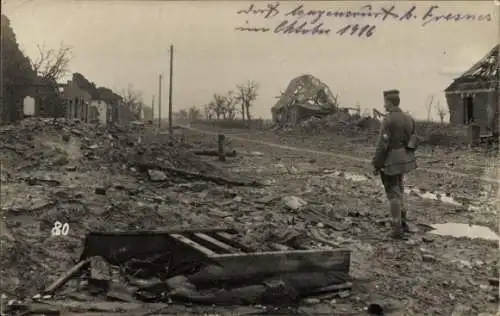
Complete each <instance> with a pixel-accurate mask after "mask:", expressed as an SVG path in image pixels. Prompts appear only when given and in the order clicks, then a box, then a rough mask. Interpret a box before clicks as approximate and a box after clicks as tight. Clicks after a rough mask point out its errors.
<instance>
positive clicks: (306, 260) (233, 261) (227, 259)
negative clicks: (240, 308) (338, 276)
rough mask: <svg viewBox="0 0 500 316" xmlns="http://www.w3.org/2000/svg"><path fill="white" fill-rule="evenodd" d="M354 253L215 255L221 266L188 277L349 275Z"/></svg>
mask: <svg viewBox="0 0 500 316" xmlns="http://www.w3.org/2000/svg"><path fill="white" fill-rule="evenodd" d="M350 255H351V251H350V250H348V249H334V250H326V249H325V250H316V249H314V250H292V251H268V252H260V253H246V254H245V253H236V254H220V255H213V256H211V257H210V258H211V259H212V260H213V261H214V262H216V263H218V266H217V267H214V266H210V267H208V268H206V269H203V270H201V271H199V272H198V273H195V274H193V275H190V276H189V279H190V280H191V282H193V283H195V284H196V283H198V282H200V283H207V282H216V281H230V280H236V279H252V278H259V277H264V276H268V275H276V274H282V273H292V272H303V271H307V272H322V271H335V272H339V273H345V274H348V273H349V268H350Z"/></svg>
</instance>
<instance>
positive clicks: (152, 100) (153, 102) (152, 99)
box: [151, 94, 155, 126]
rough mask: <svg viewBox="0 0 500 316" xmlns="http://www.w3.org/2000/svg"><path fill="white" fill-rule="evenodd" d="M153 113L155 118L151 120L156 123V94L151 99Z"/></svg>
mask: <svg viewBox="0 0 500 316" xmlns="http://www.w3.org/2000/svg"><path fill="white" fill-rule="evenodd" d="M151 111H153V117H152V118H151V119H152V120H153V122H154V120H155V115H154V111H155V95H154V94H153V97H152V98H151ZM153 126H154V125H153Z"/></svg>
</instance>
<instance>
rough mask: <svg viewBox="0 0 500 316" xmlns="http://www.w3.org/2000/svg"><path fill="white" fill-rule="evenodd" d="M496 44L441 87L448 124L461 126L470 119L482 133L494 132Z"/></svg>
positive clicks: (495, 111) (496, 86) (497, 104)
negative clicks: (448, 116) (445, 103)
mask: <svg viewBox="0 0 500 316" xmlns="http://www.w3.org/2000/svg"><path fill="white" fill-rule="evenodd" d="M499 46H500V45H496V46H495V47H494V48H493V49H491V50H490V51H489V52H488V54H487V55H486V56H485V57H483V58H482V59H481V60H480V61H478V62H477V63H476V64H474V65H473V66H472V67H471V68H470V69H469V70H467V71H466V72H465V73H464V74H462V75H461V76H460V77H458V78H456V79H455V80H454V81H453V82H452V83H451V84H450V85H449V86H448V87H447V88H446V89H445V95H446V101H447V103H448V108H449V111H450V123H451V124H455V125H464V126H465V125H469V124H470V123H472V122H474V123H477V124H478V125H479V126H480V128H481V133H482V134H494V135H496V134H498V132H499V122H498V114H499V112H500V111H499V110H500V105H499V99H498V93H499V80H498V79H499V78H498V75H499V73H498V66H499V65H498V53H499V51H498V49H499Z"/></svg>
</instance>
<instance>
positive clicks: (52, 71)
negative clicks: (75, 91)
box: [29, 43, 71, 81]
mask: <svg viewBox="0 0 500 316" xmlns="http://www.w3.org/2000/svg"><path fill="white" fill-rule="evenodd" d="M37 47H38V56H37V58H36V59H31V58H29V61H30V64H31V67H32V68H33V70H34V71H35V73H36V74H37V75H38V76H40V77H42V78H44V79H47V80H51V81H57V80H59V79H61V78H62V77H64V76H65V75H66V74H67V73H68V72H69V62H70V60H71V47H69V46H66V45H64V44H63V43H61V46H60V47H59V49H57V50H56V49H52V48H50V49H47V48H45V46H40V45H37Z"/></svg>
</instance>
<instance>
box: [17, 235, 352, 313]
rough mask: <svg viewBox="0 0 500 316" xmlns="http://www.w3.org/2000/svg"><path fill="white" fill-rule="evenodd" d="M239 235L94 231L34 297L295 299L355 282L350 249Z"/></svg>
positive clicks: (226, 301)
mask: <svg viewBox="0 0 500 316" xmlns="http://www.w3.org/2000/svg"><path fill="white" fill-rule="evenodd" d="M234 233H235V231H234V230H232V229H222V228H220V229H208V230H207V229H205V230H170V231H167V232H158V231H156V232H131V233H90V234H88V235H87V237H86V240H85V246H84V248H83V253H82V255H81V257H80V260H79V262H78V263H77V264H76V265H75V266H73V267H72V268H71V269H69V270H68V271H67V272H66V273H64V274H63V275H62V276H61V277H60V278H58V279H57V280H55V281H54V282H53V283H52V284H51V285H49V286H48V287H47V288H45V290H44V291H43V292H42V293H40V294H38V295H35V297H34V300H36V301H42V302H43V301H48V300H52V301H54V300H73V301H79V302H82V301H88V303H87V304H89V305H92V304H93V303H96V302H99V301H101V302H105V301H117V302H128V303H138V302H145V303H172V302H174V301H177V302H190V303H197V304H209V305H212V304H217V305H255V304H278V305H280V304H282V305H290V304H293V303H297V302H298V301H299V300H301V299H303V298H304V297H310V296H325V295H329V296H330V297H334V296H335V295H340V296H342V295H346V293H345V292H346V291H347V292H348V291H349V290H350V288H351V287H352V284H351V282H350V281H351V280H350V277H349V275H348V273H349V265H350V251H349V250H347V249H340V248H339V249H333V250H290V251H275V252H260V253H259V252H255V250H253V249H251V248H249V247H247V246H245V245H243V244H239V243H238V242H236V241H234V236H233V234H234ZM10 308H11V309H12V310H15V309H19V308H26V304H21V303H17V304H16V303H15V302H12V303H11V304H10ZM32 311H33V310H32Z"/></svg>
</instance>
